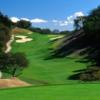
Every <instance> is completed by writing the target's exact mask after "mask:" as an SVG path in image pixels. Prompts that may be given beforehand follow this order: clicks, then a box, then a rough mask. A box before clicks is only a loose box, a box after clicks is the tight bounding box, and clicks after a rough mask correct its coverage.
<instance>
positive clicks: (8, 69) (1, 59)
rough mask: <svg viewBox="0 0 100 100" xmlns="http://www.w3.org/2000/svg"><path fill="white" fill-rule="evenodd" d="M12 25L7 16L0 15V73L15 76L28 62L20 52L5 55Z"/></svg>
mask: <svg viewBox="0 0 100 100" xmlns="http://www.w3.org/2000/svg"><path fill="white" fill-rule="evenodd" d="M14 27H15V25H14V23H13V22H12V21H11V20H10V19H9V17H8V16H7V15H4V14H2V13H0V71H1V72H4V73H9V74H10V75H11V76H17V75H19V73H21V71H22V70H23V68H25V67H27V66H28V60H27V58H26V56H25V54H23V53H21V52H17V53H12V52H8V53H5V50H6V49H7V47H6V44H7V42H8V41H9V40H10V38H11V35H12V34H13V33H12V32H11V30H12V28H14Z"/></svg>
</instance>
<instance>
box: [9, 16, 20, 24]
mask: <svg viewBox="0 0 100 100" xmlns="http://www.w3.org/2000/svg"><path fill="white" fill-rule="evenodd" d="M10 19H11V21H12V22H14V23H16V22H18V21H19V20H20V19H19V18H17V17H11V18H10Z"/></svg>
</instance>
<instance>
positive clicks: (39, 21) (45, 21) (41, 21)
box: [31, 18, 48, 23]
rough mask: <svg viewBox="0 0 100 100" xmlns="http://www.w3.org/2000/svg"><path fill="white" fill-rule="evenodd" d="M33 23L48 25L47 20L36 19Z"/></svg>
mask: <svg viewBox="0 0 100 100" xmlns="http://www.w3.org/2000/svg"><path fill="white" fill-rule="evenodd" d="M31 22H32V23H47V22H48V21H47V20H44V19H39V18H35V19H32V20H31Z"/></svg>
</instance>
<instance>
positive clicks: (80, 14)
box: [74, 11, 84, 17]
mask: <svg viewBox="0 0 100 100" xmlns="http://www.w3.org/2000/svg"><path fill="white" fill-rule="evenodd" d="M74 16H75V17H80V16H84V14H83V12H81V11H80V12H76V13H75V14H74Z"/></svg>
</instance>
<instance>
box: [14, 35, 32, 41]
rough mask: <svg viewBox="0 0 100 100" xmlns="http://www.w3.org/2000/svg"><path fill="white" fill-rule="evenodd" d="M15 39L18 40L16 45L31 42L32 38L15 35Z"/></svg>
mask: <svg viewBox="0 0 100 100" xmlns="http://www.w3.org/2000/svg"><path fill="white" fill-rule="evenodd" d="M15 37H16V38H19V39H17V40H16V42H17V43H26V42H29V41H32V40H33V39H32V38H28V36H24V35H17V36H15Z"/></svg>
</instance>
